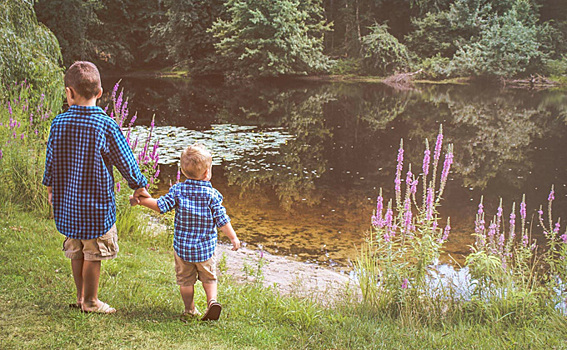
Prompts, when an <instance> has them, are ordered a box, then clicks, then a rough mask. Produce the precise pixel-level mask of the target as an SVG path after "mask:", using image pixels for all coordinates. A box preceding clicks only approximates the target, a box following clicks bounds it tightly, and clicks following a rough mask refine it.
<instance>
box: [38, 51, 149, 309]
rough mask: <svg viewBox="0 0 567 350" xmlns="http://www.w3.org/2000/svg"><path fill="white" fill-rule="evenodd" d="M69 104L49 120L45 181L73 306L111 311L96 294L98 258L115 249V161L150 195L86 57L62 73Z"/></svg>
mask: <svg viewBox="0 0 567 350" xmlns="http://www.w3.org/2000/svg"><path fill="white" fill-rule="evenodd" d="M65 94H66V96H67V102H68V104H69V109H68V110H67V112H65V113H62V114H59V115H58V116H57V117H55V119H54V120H53V122H52V123H51V130H50V133H49V141H48V143H47V150H46V160H45V173H44V175H43V184H44V185H45V186H47V191H48V199H49V203H50V204H51V205H52V206H53V213H54V218H55V224H56V226H57V230H58V231H59V232H61V233H62V234H63V235H65V236H66V239H65V242H64V243H63V251H64V252H65V256H66V257H68V258H70V259H71V268H72V271H73V278H74V280H75V286H76V288H77V303H76V304H71V305H70V306H72V307H77V308H80V309H81V310H83V311H85V312H97V313H104V314H110V313H114V312H116V309H114V308H112V307H110V306H109V305H108V304H106V303H104V302H102V301H100V300H99V299H98V284H99V277H100V266H101V261H102V260H107V259H113V258H115V257H116V254H117V252H118V244H117V240H118V237H117V233H116V225H115V222H116V202H115V197H114V177H113V171H112V168H113V166H116V167H117V168H118V170H119V171H120V173H121V174H122V176H124V178H125V179H126V180H127V181H128V186H129V187H130V188H132V189H134V190H135V192H134V197H135V198H139V197H140V196H148V197H149V193H148V192H147V191H146V189H145V186H146V185H147V180H146V178H145V177H144V176H143V175H142V174H141V172H140V168H139V167H138V164H137V163H136V160H135V158H134V155H133V154H132V151H131V149H130V147H129V146H128V144H127V142H126V139H125V138H124V135H123V134H122V132H121V130H120V127H119V126H118V124H117V123H116V122H115V121H114V120H113V119H112V118H110V117H109V116H108V115H106V114H105V113H104V111H103V110H102V109H101V108H100V107H97V106H96V101H97V99H99V98H100V97H101V95H102V87H101V83H100V74H99V71H98V69H97V67H96V66H95V65H94V64H92V63H90V62H83V61H79V62H75V63H73V64H72V65H71V67H69V69H68V70H67V72H66V73H65Z"/></svg>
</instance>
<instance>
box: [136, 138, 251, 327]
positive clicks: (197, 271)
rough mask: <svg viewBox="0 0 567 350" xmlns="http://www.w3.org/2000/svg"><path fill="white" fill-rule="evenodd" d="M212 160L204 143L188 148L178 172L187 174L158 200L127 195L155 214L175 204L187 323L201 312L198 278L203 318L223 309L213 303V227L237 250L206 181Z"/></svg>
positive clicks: (179, 276)
mask: <svg viewBox="0 0 567 350" xmlns="http://www.w3.org/2000/svg"><path fill="white" fill-rule="evenodd" d="M212 163H213V157H212V156H211V153H210V152H209V151H208V150H207V149H206V148H205V147H204V146H203V145H200V144H195V145H193V146H189V147H188V148H187V149H186V150H185V151H184V152H183V153H182V154H181V171H182V172H183V174H184V175H185V176H186V177H187V180H186V181H185V182H182V183H178V184H175V185H173V186H172V187H171V188H170V190H169V192H168V193H167V194H165V195H164V196H161V197H160V198H159V199H157V200H156V199H154V198H140V199H139V201H136V199H135V198H133V197H130V203H131V204H132V205H136V204H137V203H139V204H141V205H143V206H145V207H148V208H150V209H153V210H155V211H157V212H159V213H165V212H168V211H170V210H171V209H174V208H175V221H174V226H175V230H174V237H173V247H174V250H175V272H176V275H177V284H179V286H180V291H181V298H182V299H183V303H184V304H185V312H184V313H183V314H182V315H181V320H182V321H185V322H186V321H187V320H188V319H189V318H190V317H198V316H200V315H201V313H200V312H199V311H198V310H197V308H196V307H195V302H194V300H193V294H194V285H195V282H196V279H197V278H198V279H199V280H200V281H201V282H202V283H203V288H204V289H205V294H206V295H207V310H206V311H205V315H204V316H203V318H202V320H218V318H219V316H220V313H221V305H220V304H219V303H218V302H217V301H216V299H217V276H216V261H215V258H214V252H215V248H216V245H217V230H216V228H217V227H219V228H220V230H221V231H222V232H224V234H226V236H227V237H228V238H229V239H230V241H231V242H232V250H238V248H240V240H239V239H238V237H237V236H236V233H235V232H234V230H233V228H232V225H231V224H230V218H229V217H228V215H227V214H226V209H225V208H224V206H223V205H222V200H223V197H222V195H221V194H220V192H219V191H217V190H216V189H215V188H213V187H212V185H211V183H210V180H211V177H212V175H213V168H212Z"/></svg>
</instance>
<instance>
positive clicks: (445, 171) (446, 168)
mask: <svg viewBox="0 0 567 350" xmlns="http://www.w3.org/2000/svg"><path fill="white" fill-rule="evenodd" d="M452 164H453V152H449V153H447V154H446V155H445V163H444V164H443V171H442V172H441V182H442V183H444V182H445V181H447V177H448V176H449V170H450V169H451V165H452Z"/></svg>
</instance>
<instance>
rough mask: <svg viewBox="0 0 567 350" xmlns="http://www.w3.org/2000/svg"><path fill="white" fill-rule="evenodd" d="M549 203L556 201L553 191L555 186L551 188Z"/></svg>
mask: <svg viewBox="0 0 567 350" xmlns="http://www.w3.org/2000/svg"><path fill="white" fill-rule="evenodd" d="M547 200H548V201H550V202H551V201H553V200H555V191H554V190H553V186H551V192H549V197H547Z"/></svg>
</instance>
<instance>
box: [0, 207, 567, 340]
mask: <svg viewBox="0 0 567 350" xmlns="http://www.w3.org/2000/svg"><path fill="white" fill-rule="evenodd" d="M0 209H2V210H0V261H1V264H0V348H1V349H22V348H26V349H44V348H57V349H59V348H61V349H97V348H101V349H102V348H104V349H123V348H140V349H153V348H164V349H167V348H174V347H175V348H181V349H453V348H459V349H460V348H465V349H540V348H542V349H543V348H545V349H547V348H551V349H553V348H556V349H564V348H567V342H566V341H565V339H567V322H566V321H565V319H564V318H562V317H560V316H550V317H546V318H541V319H535V320H533V321H531V322H529V324H512V325H510V324H509V323H508V324H504V323H500V322H493V323H490V324H486V323H485V324H473V323H470V322H463V323H460V324H451V325H443V324H441V325H438V326H435V327H431V326H424V325H420V324H407V323H406V322H404V321H403V320H402V319H391V318H388V317H386V316H384V315H379V314H378V315H377V314H373V313H372V312H371V311H369V310H368V309H366V308H365V307H364V305H363V304H358V303H354V302H350V301H344V302H343V303H340V304H339V305H337V306H336V307H334V308H325V307H322V306H319V305H318V304H315V303H313V302H310V301H308V300H301V299H295V298H289V297H283V296H280V295H278V294H277V293H274V292H273V290H271V289H265V288H262V287H260V286H259V285H257V284H250V285H241V284H237V283H235V282H233V281H232V280H231V279H230V278H229V276H227V277H224V278H223V279H222V280H221V281H220V284H219V301H220V302H221V303H222V304H223V313H222V315H221V320H219V321H218V322H199V321H195V322H190V323H188V324H184V323H182V322H180V321H178V316H179V314H180V313H181V311H182V309H183V305H182V301H181V298H180V296H179V291H178V287H177V285H176V283H175V277H174V270H173V257H172V252H171V249H169V248H165V246H164V245H163V244H158V245H155V246H154V245H152V243H151V241H148V240H146V239H143V240H141V239H139V237H135V236H131V237H121V240H120V253H119V258H117V259H115V260H112V261H106V262H103V267H102V271H103V272H102V275H101V286H100V295H99V296H100V298H101V299H102V300H104V301H107V302H109V303H110V304H111V305H112V306H114V307H116V308H117V309H118V313H117V314H115V315H110V316H103V315H92V314H83V313H80V312H78V311H76V310H73V309H70V308H68V306H67V305H68V304H69V303H71V302H73V301H74V284H73V279H72V276H71V269H70V264H69V261H68V259H66V258H65V257H64V256H63V253H62V252H61V245H62V241H63V236H61V235H60V234H59V233H57V232H56V230H55V228H54V224H53V222H52V221H51V220H46V219H42V218H38V217H37V216H35V215H34V214H30V213H27V212H26V213H24V212H22V211H20V210H17V208H16V209H14V207H11V210H9V211H7V210H3V209H5V208H2V207H1V205H0ZM228 263H230V256H229V257H228ZM196 293H197V294H196V301H197V305H198V307H199V308H200V309H201V310H203V309H204V308H205V305H204V303H205V296H204V293H203V291H202V288H201V287H200V286H198V287H197V289H196Z"/></svg>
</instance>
